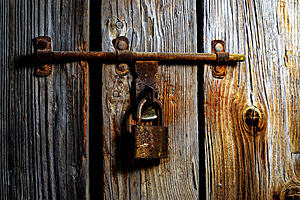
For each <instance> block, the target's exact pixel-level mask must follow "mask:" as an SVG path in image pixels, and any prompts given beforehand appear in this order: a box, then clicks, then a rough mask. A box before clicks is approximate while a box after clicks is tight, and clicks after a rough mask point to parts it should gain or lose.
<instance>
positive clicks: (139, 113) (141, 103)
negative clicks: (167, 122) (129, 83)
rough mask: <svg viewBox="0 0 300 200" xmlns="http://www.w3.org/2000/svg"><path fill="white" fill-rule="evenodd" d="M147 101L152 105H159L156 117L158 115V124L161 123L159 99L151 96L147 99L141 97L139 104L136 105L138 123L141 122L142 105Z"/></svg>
mask: <svg viewBox="0 0 300 200" xmlns="http://www.w3.org/2000/svg"><path fill="white" fill-rule="evenodd" d="M147 102H151V103H152V104H153V105H157V106H158V107H159V109H157V110H158V113H157V117H158V123H160V125H163V121H164V119H163V114H162V104H161V103H160V101H158V100H157V99H156V98H153V99H151V100H150V99H148V98H146V97H145V98H143V99H142V100H141V101H140V103H139V105H138V106H137V115H136V117H137V122H138V124H141V123H142V109H143V107H144V105H145V104H146V103H147Z"/></svg>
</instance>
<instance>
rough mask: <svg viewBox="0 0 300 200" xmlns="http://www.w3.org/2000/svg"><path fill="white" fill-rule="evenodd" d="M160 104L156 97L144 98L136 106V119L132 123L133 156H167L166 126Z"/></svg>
mask: <svg viewBox="0 0 300 200" xmlns="http://www.w3.org/2000/svg"><path fill="white" fill-rule="evenodd" d="M161 108H162V106H161V105H160V102H159V101H157V100H156V99H153V100H150V99H148V98H144V99H142V100H141V101H140V103H139V105H138V107H137V115H136V117H137V120H136V122H135V125H132V130H133V132H132V133H133V134H134V158H136V159H159V158H167V157H168V127H164V126H163V124H162V122H163V114H162V110H161Z"/></svg>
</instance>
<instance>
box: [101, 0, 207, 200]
mask: <svg viewBox="0 0 300 200" xmlns="http://www.w3.org/2000/svg"><path fill="white" fill-rule="evenodd" d="M195 2H196V1H195V0H188V1H185V0H179V1H169V0H168V1H150V0H146V1H134V0H131V1H125V0H119V1H114V0H107V1H102V14H101V16H102V19H101V20H102V23H101V24H102V50H103V51H114V48H113V46H112V42H111V41H112V40H113V39H114V38H116V37H117V36H127V37H128V39H129V41H130V50H132V51H159V52H171V51H174V52H176V51H178V52H196V51H197V43H196V38H197V34H196V31H197V29H196V28H197V26H196V3H195ZM102 72H103V75H102V82H103V86H102V102H103V104H102V107H103V153H104V166H103V168H104V169H103V170H104V171H103V173H104V199H106V200H109V199H160V200H163V199H198V197H199V196H198V194H199V166H198V163H199V160H198V159H199V150H198V149H199V146H198V130H197V129H198V127H197V126H198V123H197V68H195V67H191V66H186V67H179V66H177V67H175V66H170V65H169V66H160V68H159V77H160V80H159V90H160V92H159V98H160V99H161V101H162V102H163V106H164V107H163V111H164V116H165V123H164V125H165V126H168V127H169V158H168V159H163V160H161V161H160V164H159V165H155V166H153V165H148V166H143V167H141V166H134V167H130V162H129V161H128V160H127V158H128V149H126V143H128V139H127V138H126V134H124V132H123V130H124V128H122V126H121V125H122V120H123V118H124V114H125V112H126V111H127V110H128V108H129V98H130V96H129V89H130V87H131V77H130V76H129V75H127V76H123V77H122V76H119V75H118V74H117V73H116V72H115V65H104V66H103V71H102ZM202 181H204V180H202ZM99 187H101V186H100V185H99Z"/></svg>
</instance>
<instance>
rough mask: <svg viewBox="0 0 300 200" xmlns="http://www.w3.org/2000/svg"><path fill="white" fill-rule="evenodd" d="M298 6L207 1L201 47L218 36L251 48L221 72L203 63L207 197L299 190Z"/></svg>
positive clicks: (232, 46) (232, 45)
mask: <svg viewBox="0 0 300 200" xmlns="http://www.w3.org/2000/svg"><path fill="white" fill-rule="evenodd" d="M299 8H300V4H299V2H298V1H294V0H282V1H275V0H268V1H256V0H254V1H248V0H245V1H244V0H242V1H240V0H239V1H236V0H225V1H214V0H206V1H204V32H203V34H204V41H203V42H204V49H205V50H206V51H207V52H209V51H210V50H211V40H214V39H221V40H225V44H226V50H227V51H229V52H232V53H233V52H234V53H244V54H245V55H246V61H245V62H244V63H241V64H238V65H237V66H235V67H230V68H228V73H227V75H226V77H225V78H224V79H215V78H213V77H212V74H211V67H210V66H208V65H207V66H206V68H205V74H204V82H205V84H204V89H205V115H206V117H205V127H206V168H207V173H206V174H207V185H208V187H207V199H284V198H296V199H298V198H299V197H300V195H299V191H300V177H299V172H297V171H298V170H299V157H298V156H296V155H297V154H298V153H299V146H300V145H299V139H298V138H299V112H298V111H299V99H300V98H299V87H300V84H299V83H300V82H299V80H300V74H299V72H300V68H299V48H300V46H299V37H300V35H299V25H300V17H299V13H300V12H299ZM247 113H248V114H247ZM252 113H255V114H257V115H256V116H258V118H257V121H256V122H254V121H252V122H253V123H257V125H255V124H254V125H253V124H252V125H251V123H252V122H251V120H250V119H249V117H251V115H252ZM249 120H250V122H249Z"/></svg>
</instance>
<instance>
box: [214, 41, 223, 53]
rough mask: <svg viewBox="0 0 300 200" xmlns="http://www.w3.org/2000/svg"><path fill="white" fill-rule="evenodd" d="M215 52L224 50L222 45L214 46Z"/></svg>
mask: <svg viewBox="0 0 300 200" xmlns="http://www.w3.org/2000/svg"><path fill="white" fill-rule="evenodd" d="M215 50H216V51H217V52H221V51H223V50H224V48H223V45H222V44H221V43H217V44H216V45H215Z"/></svg>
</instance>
